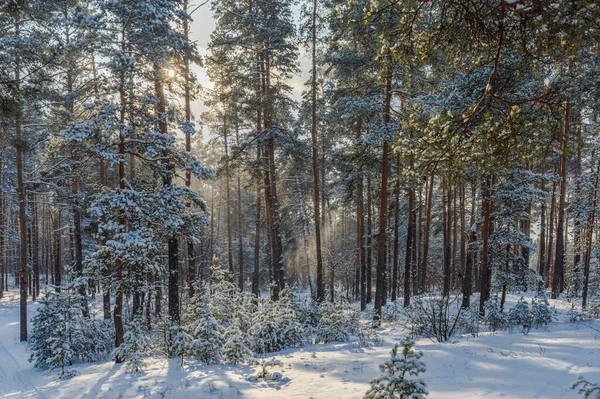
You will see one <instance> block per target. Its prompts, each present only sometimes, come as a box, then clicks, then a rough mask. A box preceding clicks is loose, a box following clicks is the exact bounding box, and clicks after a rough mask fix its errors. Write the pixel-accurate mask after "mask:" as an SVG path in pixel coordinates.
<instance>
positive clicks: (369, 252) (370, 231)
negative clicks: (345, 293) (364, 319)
mask: <svg viewBox="0 0 600 399" xmlns="http://www.w3.org/2000/svg"><path fill="white" fill-rule="evenodd" d="M372 234H373V195H372V191H371V175H370V174H367V266H366V269H367V303H371V301H372V300H373V281H372V274H373V242H372V241H373V238H372Z"/></svg>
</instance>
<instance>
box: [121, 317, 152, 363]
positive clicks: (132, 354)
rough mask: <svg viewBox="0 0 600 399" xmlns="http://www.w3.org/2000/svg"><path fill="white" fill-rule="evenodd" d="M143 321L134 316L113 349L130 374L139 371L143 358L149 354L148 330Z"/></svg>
mask: <svg viewBox="0 0 600 399" xmlns="http://www.w3.org/2000/svg"><path fill="white" fill-rule="evenodd" d="M143 324H144V321H143V320H142V318H141V317H139V316H136V317H135V318H134V319H133V320H131V321H130V322H129V323H127V326H126V330H125V334H124V335H123V343H122V344H121V346H119V347H118V348H116V349H115V351H114V355H115V357H116V358H118V359H120V360H122V361H123V362H125V364H126V366H127V371H128V372H129V373H131V374H136V373H139V372H141V371H142V370H143V368H144V366H145V365H146V363H145V362H144V358H145V357H146V356H148V355H149V353H150V349H151V343H150V339H149V336H148V332H147V331H146V330H145V329H144V328H143Z"/></svg>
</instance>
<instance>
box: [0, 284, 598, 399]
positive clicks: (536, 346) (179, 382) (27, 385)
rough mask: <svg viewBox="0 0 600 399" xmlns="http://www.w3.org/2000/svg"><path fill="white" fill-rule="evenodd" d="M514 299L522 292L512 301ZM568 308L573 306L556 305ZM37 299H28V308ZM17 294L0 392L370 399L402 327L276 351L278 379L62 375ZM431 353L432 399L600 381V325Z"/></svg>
mask: <svg viewBox="0 0 600 399" xmlns="http://www.w3.org/2000/svg"><path fill="white" fill-rule="evenodd" d="M510 299H511V300H512V301H513V302H514V301H515V300H516V299H517V298H510ZM554 304H555V305H556V306H557V308H559V312H562V313H563V314H564V308H566V306H567V304H565V303H562V302H557V303H554ZM35 307H36V305H30V315H31V316H32V315H33V313H34V308H35ZM18 320H19V314H18V298H17V294H16V293H15V292H11V293H9V294H8V295H7V296H6V297H5V298H4V299H3V300H1V301H0V398H15V399H17V398H18V399H21V398H24V399H25V398H49V399H61V398H64V399H67V398H68V399H72V398H89V399H92V398H107V399H108V398H110V399H112V398H165V397H166V398H182V399H184V398H194V399H197V398H240V397H241V398H257V399H258V398H260V399H272V398H286V399H291V398H305V399H308V398H314V399H317V398H319V399H334V398H344V399H353V398H357V399H358V398H362V397H363V395H364V392H365V391H366V390H367V387H368V381H369V379H371V378H373V377H375V376H376V375H378V374H379V370H378V367H377V366H378V364H380V363H382V362H383V361H385V360H386V359H387V358H388V357H389V352H390V348H391V346H392V345H393V343H394V342H395V341H396V340H398V339H400V337H402V335H403V331H402V329H401V328H399V327H391V326H388V327H387V328H386V329H384V330H383V331H382V332H381V337H382V338H383V339H384V344H383V345H382V346H381V347H376V348H372V349H366V350H365V349H357V348H356V347H355V346H354V345H353V344H352V343H346V344H329V345H315V346H309V347H305V348H301V349H294V350H287V351H283V352H281V353H278V354H276V356H275V357H276V358H277V359H279V360H281V361H283V363H284V367H283V369H282V370H281V373H282V375H283V379H282V380H281V381H280V382H278V383H269V384H268V383H265V382H250V381H247V380H246V377H248V376H249V375H250V374H252V373H253V371H254V370H253V368H252V367H250V366H210V367H204V366H191V365H186V366H184V368H181V367H180V365H179V362H178V361H177V360H165V359H155V360H150V361H149V362H148V363H149V365H148V367H147V369H146V371H145V372H144V373H142V374H140V375H129V374H127V373H126V372H125V367H124V366H121V365H115V364H113V363H112V362H110V361H107V362H104V363H97V364H85V365H77V366H75V367H76V368H77V370H78V371H79V372H80V375H78V376H76V377H74V378H72V379H70V380H67V381H56V380H55V379H53V378H52V377H49V376H47V375H45V374H44V372H43V371H40V370H37V369H34V368H33V366H32V365H31V364H30V363H29V362H28V361H27V358H28V354H27V350H26V344H22V343H19V342H18V333H19V324H18ZM417 348H418V349H421V350H422V351H423V352H424V353H425V355H424V357H423V360H424V361H425V362H426V364H427V372H426V373H425V374H423V375H422V377H423V378H424V379H425V381H426V382H427V384H428V388H429V390H430V392H431V393H430V395H429V398H432V399H453V398H461V399H464V398H479V397H484V398H507V399H532V398H547V399H551V398H577V395H576V393H575V392H573V391H572V390H570V389H569V385H570V383H571V382H572V381H573V380H575V379H576V378H577V376H578V375H579V374H584V375H585V376H586V377H587V378H588V379H589V380H591V381H596V382H600V322H598V321H597V322H594V323H585V324H575V325H574V324H569V323H564V322H558V323H555V324H553V325H552V326H551V327H550V329H549V331H532V332H530V333H529V335H526V336H525V335H523V334H521V333H515V334H513V335H510V334H507V333H499V334H496V335H493V336H489V335H488V336H479V337H477V338H467V337H458V338H456V339H455V340H453V341H452V342H451V343H446V344H436V343H433V342H431V341H429V340H420V341H418V342H417Z"/></svg>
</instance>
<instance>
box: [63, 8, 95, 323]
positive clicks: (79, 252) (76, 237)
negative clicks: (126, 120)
mask: <svg viewBox="0 0 600 399" xmlns="http://www.w3.org/2000/svg"><path fill="white" fill-rule="evenodd" d="M65 17H66V18H67V17H68V16H67V15H65ZM70 41H71V40H70V37H69V30H68V29H67V30H66V43H67V44H69V43H70ZM66 78H67V82H66V84H67V101H66V104H65V108H66V111H67V115H68V122H73V118H74V114H75V105H74V103H73V98H74V96H73V84H74V77H73V72H72V71H71V70H68V71H67V77H66ZM71 147H72V154H73V155H72V156H71V162H72V164H73V172H72V176H71V194H72V195H73V255H74V259H73V266H74V269H75V274H76V276H77V277H83V238H82V237H83V232H82V227H81V209H80V205H79V177H78V175H77V171H78V166H77V165H78V163H79V157H78V156H77V155H76V153H77V142H74V143H73V144H72V145H71ZM78 291H79V295H80V296H81V298H82V312H83V316H84V317H85V318H89V317H90V311H89V309H88V305H87V299H86V286H85V284H79V287H78Z"/></svg>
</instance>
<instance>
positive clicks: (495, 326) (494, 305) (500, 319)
mask: <svg viewBox="0 0 600 399" xmlns="http://www.w3.org/2000/svg"><path fill="white" fill-rule="evenodd" d="M484 308H485V319H484V321H485V323H486V324H487V325H488V326H490V330H491V331H492V332H496V331H498V330H503V329H505V328H506V325H507V323H508V321H507V315H506V314H505V313H504V312H502V309H501V308H500V301H499V300H498V296H497V295H496V296H494V297H492V298H490V299H488V300H487V301H486V302H485V305H484Z"/></svg>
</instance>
